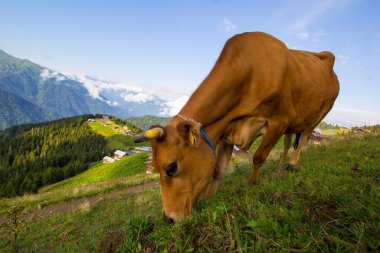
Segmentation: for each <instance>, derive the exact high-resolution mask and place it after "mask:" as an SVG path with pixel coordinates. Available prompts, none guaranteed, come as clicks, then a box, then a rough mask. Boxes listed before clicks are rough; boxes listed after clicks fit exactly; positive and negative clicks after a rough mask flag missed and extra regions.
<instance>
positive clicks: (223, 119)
mask: <svg viewBox="0 0 380 253" xmlns="http://www.w3.org/2000/svg"><path fill="white" fill-rule="evenodd" d="M237 96H238V94H237V92H236V89H234V87H233V86H232V85H228V84H226V83H217V82H210V80H208V79H206V80H205V81H204V82H203V83H202V84H201V85H200V86H199V88H198V89H197V90H196V91H195V92H194V94H193V95H192V96H191V97H190V99H189V101H188V102H187V103H186V105H185V106H184V107H183V108H182V110H181V111H180V112H179V114H181V115H185V116H187V117H189V118H192V119H194V120H195V121H197V122H199V123H201V124H202V129H203V130H204V131H205V132H206V134H207V135H208V136H209V138H210V140H211V141H212V143H213V144H214V145H217V142H218V139H219V138H220V136H221V135H222V134H223V130H224V129H225V128H226V126H227V125H228V123H229V119H228V118H229V117H228V114H229V113H230V112H231V111H232V109H233V108H234V106H235V105H236V103H237V101H238V99H239V98H238V97H237Z"/></svg>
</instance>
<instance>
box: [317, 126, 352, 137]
mask: <svg viewBox="0 0 380 253" xmlns="http://www.w3.org/2000/svg"><path fill="white" fill-rule="evenodd" d="M350 131H351V130H350V129H346V128H342V129H326V130H322V134H325V135H338V134H345V133H349V132H350Z"/></svg>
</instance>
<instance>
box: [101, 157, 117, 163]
mask: <svg viewBox="0 0 380 253" xmlns="http://www.w3.org/2000/svg"><path fill="white" fill-rule="evenodd" d="M114 161H115V159H113V158H112V157H109V156H105V157H103V163H113V162H114Z"/></svg>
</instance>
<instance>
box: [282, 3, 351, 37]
mask: <svg viewBox="0 0 380 253" xmlns="http://www.w3.org/2000/svg"><path fill="white" fill-rule="evenodd" d="M356 1H357V0H320V1H296V3H294V2H291V6H290V7H289V8H288V10H287V11H288V13H289V12H297V13H299V14H300V15H297V16H299V18H297V19H296V20H295V21H293V23H291V24H290V25H289V27H288V32H290V33H299V32H303V31H306V30H307V29H308V28H309V26H310V25H311V24H312V23H313V22H314V21H315V20H317V19H318V18H320V17H321V16H323V15H324V14H325V13H326V12H328V11H329V10H331V9H333V8H340V7H345V6H347V5H350V4H352V3H354V2H356Z"/></svg>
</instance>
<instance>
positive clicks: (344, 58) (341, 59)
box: [336, 55, 350, 65]
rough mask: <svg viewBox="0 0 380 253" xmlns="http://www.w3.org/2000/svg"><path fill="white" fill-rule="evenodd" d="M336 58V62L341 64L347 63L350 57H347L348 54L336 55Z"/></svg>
mask: <svg viewBox="0 0 380 253" xmlns="http://www.w3.org/2000/svg"><path fill="white" fill-rule="evenodd" d="M336 58H337V60H338V61H337V62H338V63H339V64H342V65H346V64H347V63H349V62H350V57H349V56H345V55H337V56H336Z"/></svg>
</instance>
